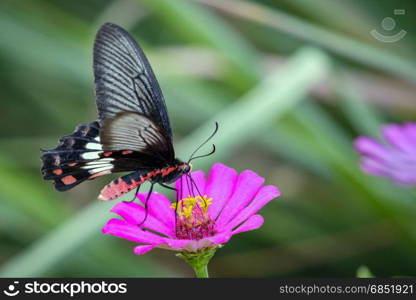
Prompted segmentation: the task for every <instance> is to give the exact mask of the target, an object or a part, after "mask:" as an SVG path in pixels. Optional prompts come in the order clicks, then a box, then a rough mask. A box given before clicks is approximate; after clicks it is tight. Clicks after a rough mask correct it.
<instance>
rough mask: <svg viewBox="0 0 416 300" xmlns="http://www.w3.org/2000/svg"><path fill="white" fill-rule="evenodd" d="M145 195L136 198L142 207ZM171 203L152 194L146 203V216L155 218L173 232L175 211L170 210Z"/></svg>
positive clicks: (158, 195) (162, 197) (155, 193)
mask: <svg viewBox="0 0 416 300" xmlns="http://www.w3.org/2000/svg"><path fill="white" fill-rule="evenodd" d="M146 197H147V193H146V194H139V195H137V198H138V199H139V200H140V202H142V203H143V205H144V204H145V202H146ZM171 203H172V202H170V200H169V199H168V198H167V197H166V196H165V195H162V194H159V193H157V192H153V193H152V195H151V196H150V198H149V200H148V201H147V206H148V214H149V215H151V216H153V217H155V218H156V219H157V220H159V221H160V222H162V223H164V224H165V225H166V226H167V227H168V228H171V230H174V228H175V211H174V209H172V208H170V205H171Z"/></svg>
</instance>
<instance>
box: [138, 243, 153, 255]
mask: <svg viewBox="0 0 416 300" xmlns="http://www.w3.org/2000/svg"><path fill="white" fill-rule="evenodd" d="M156 247H157V246H156V245H143V246H136V247H134V254H136V255H141V254H145V253H147V252H149V251H150V250H152V249H153V248H156Z"/></svg>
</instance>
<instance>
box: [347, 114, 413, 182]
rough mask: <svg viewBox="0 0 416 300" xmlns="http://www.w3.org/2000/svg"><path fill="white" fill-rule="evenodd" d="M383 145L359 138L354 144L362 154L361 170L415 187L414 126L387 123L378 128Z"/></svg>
mask: <svg viewBox="0 0 416 300" xmlns="http://www.w3.org/2000/svg"><path fill="white" fill-rule="evenodd" d="M381 132H382V135H383V138H384V139H385V141H386V143H381V142H378V141H377V140H375V139H373V138H371V137H367V136H361V137H359V138H357V139H356V140H355V142H354V145H355V149H356V150H357V151H358V152H359V153H360V154H362V158H361V169H362V170H363V171H364V172H366V173H369V174H373V175H377V176H384V177H388V178H390V179H392V180H393V181H396V182H398V183H400V184H403V185H416V123H411V122H408V123H405V124H402V125H400V124H389V125H385V126H383V127H382V129H381Z"/></svg>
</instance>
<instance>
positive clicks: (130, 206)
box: [111, 199, 174, 236]
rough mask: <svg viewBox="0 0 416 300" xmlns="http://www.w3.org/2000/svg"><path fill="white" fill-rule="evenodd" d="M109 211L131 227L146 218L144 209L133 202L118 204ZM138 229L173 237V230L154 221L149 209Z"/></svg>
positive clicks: (156, 220)
mask: <svg viewBox="0 0 416 300" xmlns="http://www.w3.org/2000/svg"><path fill="white" fill-rule="evenodd" d="M150 200H152V201H154V200H155V199H149V201H150ZM111 211H112V212H114V213H116V214H118V215H119V216H121V217H123V219H124V220H126V221H127V222H129V223H130V224H131V225H133V226H135V225H138V224H140V223H142V222H143V220H144V219H145V217H146V212H145V210H144V207H143V206H141V205H140V204H138V203H135V202H119V203H117V204H116V205H115V206H114V207H113V208H112V209H111ZM140 227H142V228H149V229H151V230H153V231H157V232H160V233H163V234H164V235H167V236H172V235H174V230H173V228H172V227H168V226H167V225H166V224H165V223H162V222H161V221H159V220H158V219H156V218H155V217H154V216H153V215H152V214H151V213H150V209H149V211H148V215H147V218H146V221H145V222H144V223H143V224H142V225H141V226H140Z"/></svg>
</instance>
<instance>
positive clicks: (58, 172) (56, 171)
mask: <svg viewBox="0 0 416 300" xmlns="http://www.w3.org/2000/svg"><path fill="white" fill-rule="evenodd" d="M52 173H53V174H55V175H61V174H62V169H55V170H53V171H52Z"/></svg>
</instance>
